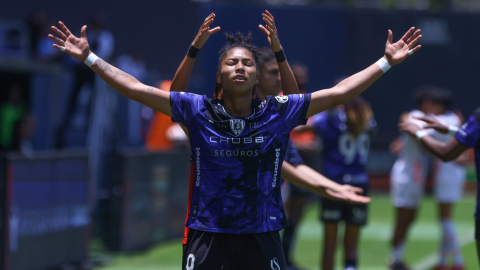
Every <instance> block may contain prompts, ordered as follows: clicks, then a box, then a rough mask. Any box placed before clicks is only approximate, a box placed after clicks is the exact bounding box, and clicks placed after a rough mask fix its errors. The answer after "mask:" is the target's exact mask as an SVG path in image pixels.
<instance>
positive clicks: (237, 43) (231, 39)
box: [218, 32, 261, 71]
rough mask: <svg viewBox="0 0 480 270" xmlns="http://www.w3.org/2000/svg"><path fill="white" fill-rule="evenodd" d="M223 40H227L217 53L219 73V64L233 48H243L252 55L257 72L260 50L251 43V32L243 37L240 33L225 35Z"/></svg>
mask: <svg viewBox="0 0 480 270" xmlns="http://www.w3.org/2000/svg"><path fill="white" fill-rule="evenodd" d="M225 38H226V39H227V43H226V44H225V46H223V48H221V49H220V51H219V52H218V70H219V71H220V62H221V61H222V59H223V58H224V57H225V54H227V52H228V51H230V50H231V49H233V48H238V47H241V48H245V49H247V50H249V51H250V53H252V56H253V58H254V59H255V66H256V67H257V70H258V59H259V57H260V55H261V52H260V49H259V48H258V47H257V46H256V45H255V44H253V43H251V42H252V32H248V34H247V35H246V36H245V35H244V34H243V33H241V32H236V33H235V34H229V33H225Z"/></svg>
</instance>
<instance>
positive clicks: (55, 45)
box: [53, 44, 63, 51]
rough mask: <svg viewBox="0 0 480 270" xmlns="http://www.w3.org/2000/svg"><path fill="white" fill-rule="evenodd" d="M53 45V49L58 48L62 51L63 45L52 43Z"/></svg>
mask: <svg viewBox="0 0 480 270" xmlns="http://www.w3.org/2000/svg"><path fill="white" fill-rule="evenodd" d="M53 47H54V48H55V49H57V50H59V51H62V47H63V46H60V45H58V44H53Z"/></svg>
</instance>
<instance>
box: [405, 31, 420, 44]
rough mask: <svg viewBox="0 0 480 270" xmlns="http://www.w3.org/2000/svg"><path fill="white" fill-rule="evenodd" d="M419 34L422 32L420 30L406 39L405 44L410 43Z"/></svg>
mask: <svg viewBox="0 0 480 270" xmlns="http://www.w3.org/2000/svg"><path fill="white" fill-rule="evenodd" d="M420 32H422V30H420V29H417V30H416V31H415V32H414V33H413V34H412V35H411V36H410V37H408V39H407V44H409V43H410V42H412V40H414V39H415V38H416V37H418V35H420Z"/></svg>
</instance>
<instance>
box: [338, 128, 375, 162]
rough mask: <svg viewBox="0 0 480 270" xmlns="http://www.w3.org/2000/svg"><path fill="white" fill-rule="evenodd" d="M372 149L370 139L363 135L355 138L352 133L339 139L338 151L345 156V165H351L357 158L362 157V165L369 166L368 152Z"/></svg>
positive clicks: (345, 134)
mask: <svg viewBox="0 0 480 270" xmlns="http://www.w3.org/2000/svg"><path fill="white" fill-rule="evenodd" d="M369 149H370V137H369V136H368V134H366V133H361V134H360V135H358V136H357V138H354V137H353V136H352V134H350V133H343V134H342V135H341V136H340V138H339V139H338V151H340V154H342V156H343V160H344V162H345V164H351V163H352V162H353V161H354V160H355V156H356V155H357V154H358V155H359V156H360V163H361V164H367V160H368V150H369Z"/></svg>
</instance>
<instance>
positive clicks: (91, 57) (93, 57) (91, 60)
mask: <svg viewBox="0 0 480 270" xmlns="http://www.w3.org/2000/svg"><path fill="white" fill-rule="evenodd" d="M98 58H99V57H98V56H96V55H95V54H94V53H90V54H89V55H88V57H87V59H85V61H84V63H85V64H86V65H87V66H88V67H89V68H92V65H93V63H95V61H96V60H97V59H98Z"/></svg>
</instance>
